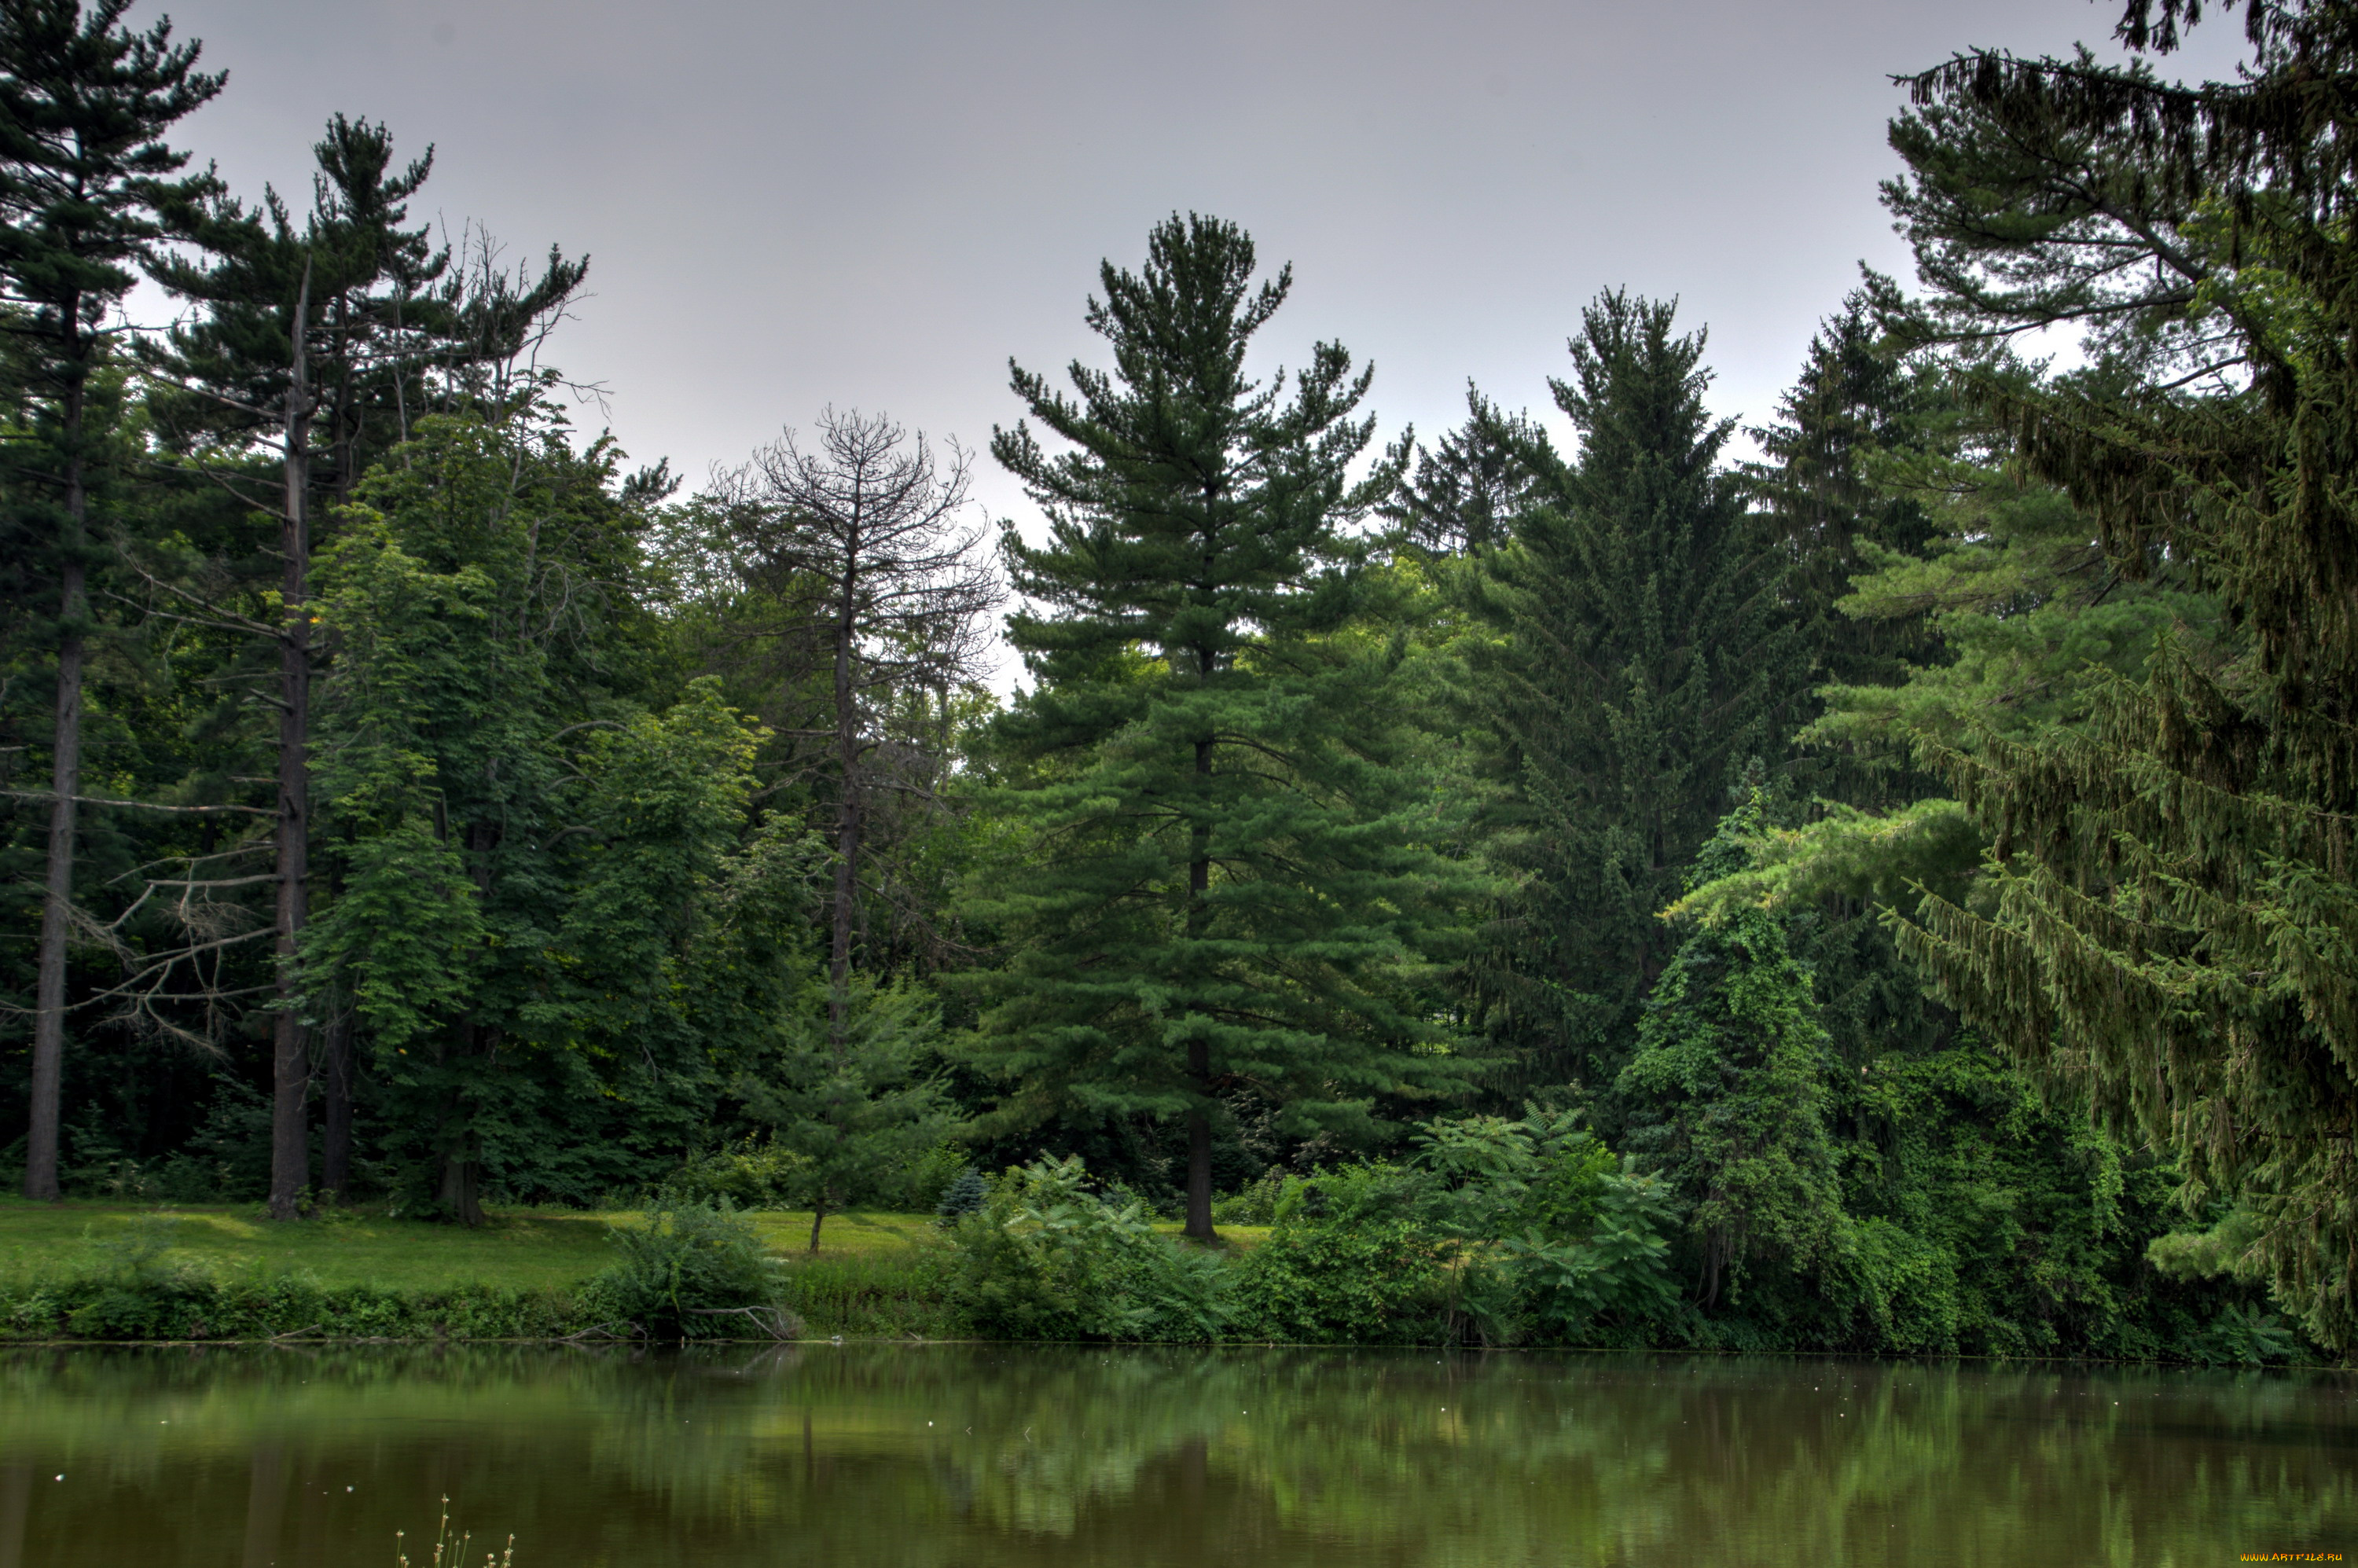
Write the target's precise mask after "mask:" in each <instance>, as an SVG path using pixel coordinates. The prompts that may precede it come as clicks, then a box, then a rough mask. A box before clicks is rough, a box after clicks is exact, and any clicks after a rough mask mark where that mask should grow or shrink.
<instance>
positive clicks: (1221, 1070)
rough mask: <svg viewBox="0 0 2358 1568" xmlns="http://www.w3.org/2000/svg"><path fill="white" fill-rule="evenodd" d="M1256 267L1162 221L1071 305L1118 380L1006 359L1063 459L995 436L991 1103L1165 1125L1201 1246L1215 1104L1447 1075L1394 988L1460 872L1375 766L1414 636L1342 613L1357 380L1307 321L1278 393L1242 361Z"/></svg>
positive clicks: (1365, 491) (1307, 1115) (1434, 1043)
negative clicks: (1013, 680) (1107, 354)
mask: <svg viewBox="0 0 2358 1568" xmlns="http://www.w3.org/2000/svg"><path fill="white" fill-rule="evenodd" d="M1253 274H1254V256H1253V246H1252V242H1251V241H1250V240H1249V238H1247V236H1246V235H1245V234H1244V232H1242V231H1241V230H1239V229H1238V227H1237V226H1236V225H1234V224H1232V223H1227V222H1220V221H1218V220H1216V219H1210V218H1204V217H1195V216H1191V217H1188V218H1185V219H1180V218H1177V217H1174V218H1173V219H1171V220H1170V221H1168V222H1164V223H1163V224H1161V225H1159V226H1158V227H1157V228H1156V229H1155V230H1154V232H1153V233H1152V236H1151V237H1150V239H1149V242H1148V248H1147V260H1146V265H1145V267H1144V269H1143V270H1142V271H1141V272H1139V273H1131V272H1129V271H1126V270H1122V269H1119V268H1116V267H1115V266H1114V265H1112V264H1111V263H1110V262H1109V263H1107V264H1106V265H1105V266H1104V267H1103V269H1102V271H1101V273H1100V277H1101V280H1102V286H1103V287H1104V291H1105V295H1104V297H1103V298H1102V299H1092V300H1091V301H1090V304H1089V308H1088V315H1087V320H1088V323H1089V325H1090V327H1091V328H1093V329H1094V330H1096V331H1097V332H1098V334H1099V335H1100V336H1102V337H1103V338H1104V339H1105V340H1106V341H1107V343H1108V344H1109V347H1110V348H1111V349H1112V351H1113V356H1114V369H1113V371H1112V373H1110V374H1109V373H1105V372H1102V371H1098V370H1094V369H1091V368H1089V367H1087V366H1085V365H1080V364H1076V365H1074V366H1073V368H1072V379H1073V384H1074V388H1075V393H1074V395H1065V394H1063V393H1060V392H1057V391H1055V390H1053V389H1052V388H1051V387H1050V386H1049V385H1048V384H1047V382H1046V380H1045V379H1044V377H1042V376H1039V375H1037V374H1034V373H1030V372H1027V371H1023V370H1022V369H1020V368H1019V369H1017V370H1016V371H1015V373H1014V385H1015V391H1016V393H1017V395H1019V396H1021V397H1022V399H1023V401H1024V404H1025V406H1027V407H1028V408H1029V410H1030V411H1031V415H1032V417H1033V418H1034V419H1036V420H1038V421H1039V423H1040V425H1041V426H1042V427H1044V428H1045V429H1046V430H1047V431H1048V432H1049V433H1051V434H1052V435H1054V436H1055V437H1058V438H1062V439H1063V440H1064V441H1065V442H1066V443H1068V445H1069V448H1070V449H1069V450H1066V451H1065V452H1062V453H1059V454H1056V455H1053V456H1052V455H1051V454H1049V453H1048V452H1047V451H1045V450H1044V449H1042V448H1041V446H1040V445H1039V444H1038V442H1037V440H1036V439H1035V438H1034V437H1033V432H1032V428H1031V426H1030V425H1029V424H1028V423H1027V424H1019V425H1018V426H1016V427H1014V428H1013V429H1011V430H1002V431H1000V432H999V433H998V434H997V437H996V438H995V440H994V441H993V444H992V450H993V452H994V453H995V455H996V456H997V457H998V459H999V460H1000V461H1001V463H1003V464H1004V465H1006V467H1007V468H1008V469H1009V470H1011V472H1013V473H1014V474H1015V475H1016V476H1017V477H1018V478H1020V479H1021V480H1022V481H1023V484H1024V486H1025V488H1026V490H1027V491H1028V492H1029V493H1030V494H1031V495H1032V497H1033V500H1034V501H1035V502H1037V503H1039V505H1040V506H1041V508H1042V509H1043V510H1044V512H1045V514H1047V522H1048V527H1047V535H1046V537H1045V539H1044V542H1043V543H1041V544H1038V545H1032V544H1027V543H1025V542H1024V541H1023V540H1022V538H1021V537H1020V536H1018V535H1014V534H1013V533H1010V534H1009V535H1008V538H1007V542H1006V557H1007V563H1008V568H1009V571H1010V575H1011V579H1012V580H1013V583H1014V586H1015V588H1016V589H1017V590H1018V591H1019V592H1021V593H1022V594H1024V595H1025V596H1027V597H1028V598H1029V599H1030V600H1032V601H1033V604H1034V605H1036V606H1037V609H1036V610H1034V611H1027V612H1025V613H1021V614H1017V615H1014V616H1011V617H1010V619H1009V631H1010V634H1011V637H1012V639H1013V641H1014V643H1015V645H1016V646H1017V647H1018V648H1019V649H1020V650H1021V651H1022V654H1023V656H1024V659H1025V662H1026V665H1027V666H1028V668H1029V669H1030V671H1031V672H1032V674H1033V676H1034V677H1035V678H1036V680H1037V682H1038V685H1037V686H1036V687H1034V689H1033V690H1032V691H1031V692H1030V693H1029V694H1027V695H1025V696H1023V697H1021V698H1020V699H1019V700H1018V701H1017V702H1016V704H1015V705H1014V708H1013V710H1012V711H1011V713H1010V714H1009V715H1008V716H1007V718H1006V719H1005V721H1004V722H1003V723H1002V725H1001V728H1000V741H1001V746H1002V748H1003V762H1004V766H1005V768H1006V770H1007V776H1008V779H1009V787H1008V788H1007V789H1006V790H1005V792H1004V794H1003V797H1002V802H1003V807H1004V809H1005V810H1006V811H1007V813H1008V814H1009V815H1010V816H1011V818H1012V820H1013V824H1014V826H1015V827H1017V828H1018V829H1019V835H1018V836H1019V838H1020V842H1021V845H1022V849H1021V852H1020V853H1019V854H1018V855H1016V856H1014V857H1012V858H1011V860H1010V861H1009V862H1008V863H1006V864H1004V865H1002V866H998V867H994V868H992V872H991V875H992V878H993V885H992V886H991V888H990V891H989V893H988V896H986V897H985V898H984V899H982V900H981V901H980V913H982V914H985V915H986V916H987V917H988V918H990V919H991V920H992V921H994V922H995V923H996V924H997V925H999V927H1000V928H1001V930H1003V931H1005V932H1007V933H1008V934H1009V935H1011V937H1012V938H1013V951H1012V953H1011V956H1010V958H1009V961H1008V964H1007V966H1006V968H1004V969H1003V970H1002V971H1001V972H1000V973H999V974H997V975H996V976H993V977H992V978H991V996H992V1000H993V1005H992V1007H991V1009H990V1011H989V1013H988V1014H987V1015H986V1016H985V1018H984V1020H983V1025H982V1044H981V1046H980V1059H981V1062H982V1064H983V1065H986V1066H987V1067H988V1068H989V1069H990V1070H991V1071H993V1072H995V1073H996V1074H997V1075H998V1076H1001V1078H1002V1079H1004V1080H1007V1081H1009V1082H1010V1084H1011V1086H1013V1087H1011V1088H1010V1090H1009V1093H1008V1094H1007V1096H1006V1098H1004V1100H1003V1101H1002V1102H1001V1104H1002V1109H1001V1115H1002V1119H1010V1120H1012V1119H1020V1118H1023V1117H1038V1116H1045V1115H1048V1114H1051V1113H1052V1112H1054V1111H1055V1110H1056V1109H1059V1108H1073V1107H1078V1108H1083V1109H1085V1110H1087V1111H1088V1112H1093V1113H1095V1114H1098V1115H1100V1116H1105V1117H1135V1116H1144V1117H1148V1118H1152V1119H1159V1120H1177V1121H1180V1122H1183V1123H1184V1126H1185V1128H1186V1133H1187V1153H1188V1157H1187V1232H1188V1234H1189V1235H1191V1236H1194V1237H1197V1238H1210V1237H1211V1235H1212V1218H1211V1150H1212V1133H1213V1127H1214V1120H1215V1119H1216V1118H1218V1117H1221V1116H1224V1115H1226V1114H1228V1111H1227V1107H1226V1103H1225V1101H1226V1097H1228V1096H1230V1095H1233V1094H1234V1093H1236V1092H1237V1091H1238V1090H1247V1091H1249V1092H1253V1093H1256V1094H1259V1095H1260V1096H1262V1097H1265V1098H1270V1099H1274V1100H1278V1101H1281V1102H1282V1104H1283V1106H1284V1108H1285V1113H1286V1115H1287V1116H1288V1118H1289V1119H1291V1120H1292V1121H1293V1124H1294V1125H1296V1126H1300V1127H1313V1126H1314V1127H1323V1128H1329V1129H1334V1130H1338V1131H1346V1132H1347V1131H1349V1130H1354V1129H1362V1128H1365V1127H1367V1126H1368V1123H1369V1121H1370V1118H1371V1114H1372V1109H1373V1107H1374V1106H1375V1103H1376V1102H1377V1101H1378V1100H1379V1098H1382V1097H1385V1096H1388V1095H1393V1094H1397V1093H1400V1092H1401V1091H1403V1090H1428V1091H1429V1090H1432V1089H1435V1088H1438V1087H1442V1086H1444V1085H1445V1084H1447V1083H1449V1082H1451V1081H1453V1079H1454V1078H1455V1076H1456V1075H1455V1072H1454V1070H1453V1066H1452V1060H1451V1058H1450V1056H1449V1055H1448V1054H1446V1051H1445V1048H1444V1047H1445V1042H1444V1040H1443V1038H1442V1037H1441V1035H1440V1032H1439V1031H1438V1030H1437V1028H1436V1027H1435V1026H1434V1025H1433V1022H1431V1021H1430V1018H1429V1016H1428V1014H1427V1012H1426V1011H1424V1010H1422V1009H1420V1008H1418V1007H1417V1006H1416V1005H1414V1001H1413V998H1412V995H1411V990H1410V988H1411V986H1412V983H1413V982H1415V981H1416V980H1417V979H1419V978H1420V976H1421V972H1422V965H1423V961H1424V960H1423V955H1424V952H1425V950H1426V948H1427V946H1428V945H1429V944H1430V943H1431V942H1432V940H1433V936H1434V935H1435V932H1436V929H1437V928H1438V927H1440V926H1442V925H1446V924H1447V923H1448V922H1449V921H1450V919H1451V914H1450V907H1451V904H1452V903H1453V901H1455V900H1458V899H1462V898H1463V897H1464V896H1466V894H1467V893H1468V892H1470V891H1472V887H1473V883H1472V881H1471V879H1469V878H1468V877H1467V876H1466V874H1465V873H1463V872H1461V871H1457V870H1455V869H1454V868H1452V867H1451V866H1450V865H1449V864H1448V863H1446V862H1445V861H1444V860H1442V858H1441V857H1440V856H1439V855H1438V854H1437V853H1436V852H1435V850H1434V849H1433V848H1431V845H1432V844H1433V841H1434V839H1435V838H1436V837H1437V830H1438V828H1439V827H1440V826H1441V824H1440V822H1439V813H1438V808H1437V803H1436V801H1435V800H1434V799H1433V796H1432V794H1431V793H1430V792H1421V791H1420V790H1419V789H1418V787H1417V781H1416V780H1415V779H1414V778H1412V776H1410V775H1409V774H1408V773H1405V772H1404V771H1403V770H1401V769H1400V768H1398V767H1396V766H1395V765H1393V758H1392V750H1393V741H1394V739H1395V737H1394V733H1393V731H1394V729H1395V720H1394V719H1393V717H1392V716H1391V715H1390V714H1389V713H1388V711H1387V706H1386V693H1387V687H1388V683H1389V681H1390V677H1391V674H1392V671H1393V668H1394V665H1395V664H1396V663H1397V660H1398V657H1399V654H1398V650H1397V648H1396V647H1395V646H1393V645H1390V644H1388V643H1386V642H1385V641H1383V640H1382V639H1381V638H1379V637H1375V636H1371V635H1369V634H1368V633H1365V632H1364V631H1363V630H1362V629H1361V628H1360V627H1359V626H1358V625H1357V622H1356V618H1357V616H1358V615H1359V614H1360V612H1361V611H1364V610H1366V609H1367V608H1368V605H1369V602H1370V594H1371V593H1372V591H1373V589H1374V582H1373V579H1371V577H1370V576H1369V575H1368V574H1367V573H1366V572H1365V571H1363V569H1362V562H1363V555H1364V552H1363V548H1362V546H1360V545H1359V544H1358V543H1357V542H1356V541H1355V540H1354V539H1352V538H1351V537H1350V536H1348V535H1347V534H1345V533H1344V532H1343V529H1344V526H1345V525H1346V524H1348V523H1349V522H1350V521H1351V520H1353V519H1354V518H1356V517H1358V516H1359V515H1361V514H1364V513H1365V512H1366V511H1367V510H1368V507H1369V506H1370V505H1371V504H1372V503H1374V502H1375V501H1376V500H1377V499H1379V497H1381V496H1382V495H1383V494H1385V493H1386V492H1388V491H1389V490H1390V487H1391V486H1392V484H1393V483H1394V481H1395V477H1396V476H1395V474H1394V473H1393V472H1392V471H1390V470H1387V469H1382V468H1379V471H1378V472H1377V473H1375V474H1374V475H1373V476H1371V477H1370V478H1369V479H1368V480H1367V481H1362V482H1359V483H1354V482H1353V481H1351V479H1350V478H1349V475H1348V469H1349V465H1350V464H1351V462H1352V460H1354V459H1355V458H1356V457H1357V455H1358V454H1359V453H1360V452H1361V451H1362V450H1363V449H1365V448H1366V446H1367V443H1368V439H1369V438H1370V437H1371V436H1372V434H1373V421H1372V420H1370V419H1366V418H1359V417H1355V414H1356V412H1357V408H1358V406H1359V403H1360V400H1361V399H1362V398H1363V397H1364V395H1366V391H1367V387H1368V373H1367V372H1364V371H1362V372H1358V373H1354V371H1353V368H1352V364H1351V359H1350V356H1349V355H1348V354H1347V352H1346V351H1344V350H1343V349H1342V347H1341V346H1339V345H1337V344H1334V343H1321V344H1319V345H1317V347H1316V348H1315V349H1314V351H1313V353H1312V357H1311V362H1310V364H1309V366H1308V367H1307V368H1306V369H1305V370H1304V371H1303V373H1301V374H1300V375H1299V376H1298V377H1297V378H1295V379H1294V382H1293V395H1292V396H1291V397H1290V398H1287V397H1286V396H1285V384H1284V378H1283V376H1282V375H1279V376H1275V377H1271V379H1269V380H1267V381H1258V380H1255V379H1254V378H1253V377H1251V376H1250V375H1249V374H1248V373H1247V370H1246V364H1245V361H1246V355H1247V352H1248V350H1249V347H1250V345H1251V342H1252V339H1253V335H1254V334H1255V333H1256V332H1258V331H1259V330H1260V328H1261V327H1262V326H1263V325H1265V324H1266V323H1267V322H1268V321H1269V319H1270V318H1271V316H1272V315H1274V314H1275V313H1276V311H1277V309H1278V308H1279V307H1280V306H1281V305H1282V303H1283V302H1284V299H1285V296H1286V292H1287V290H1288V288H1289V287H1290V285H1291V282H1292V275H1291V272H1290V271H1281V272H1280V273H1279V275H1278V276H1277V277H1276V279H1275V280H1273V281H1271V282H1268V283H1264V284H1262V285H1261V286H1260V287H1259V288H1255V287H1253Z"/></svg>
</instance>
